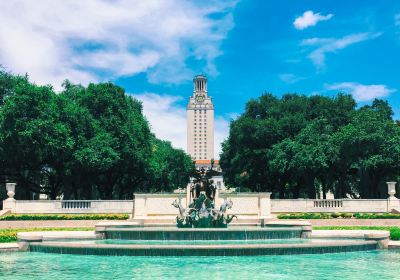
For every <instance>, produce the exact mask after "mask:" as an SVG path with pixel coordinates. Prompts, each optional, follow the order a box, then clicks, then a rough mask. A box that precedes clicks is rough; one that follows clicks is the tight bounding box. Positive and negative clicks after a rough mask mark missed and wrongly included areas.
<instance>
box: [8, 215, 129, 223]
mask: <svg viewBox="0 0 400 280" xmlns="http://www.w3.org/2000/svg"><path fill="white" fill-rule="evenodd" d="M128 218H129V215H128V214H10V215H5V216H2V217H0V221H1V220H3V221H37V220H126V219H128Z"/></svg>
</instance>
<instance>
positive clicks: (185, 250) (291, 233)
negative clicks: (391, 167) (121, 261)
mask: <svg viewBox="0 0 400 280" xmlns="http://www.w3.org/2000/svg"><path fill="white" fill-rule="evenodd" d="M311 236H313V238H311ZM18 240H19V244H20V248H22V249H23V250H26V251H32V252H45V253H58V254H82V255H108V256H109V255H112V256H256V255H288V254H323V253H338V252H352V251H368V250H376V249H382V248H387V245H388V240H389V232H386V231H342V232H340V234H338V232H337V231H336V232H335V231H331V232H330V233H327V232H325V233H324V232H322V234H321V233H320V234H319V235H318V233H316V232H312V231H311V225H310V224H309V223H308V222H291V221H285V222H277V223H269V224H266V225H265V226H264V227H232V228H183V229H182V228H180V229H178V228H172V227H158V228H157V227H137V226H136V225H131V224H128V223H119V224H118V223H115V222H112V223H101V224H99V225H98V226H97V227H96V232H91V233H75V234H72V235H70V236H69V235H68V233H62V234H60V235H58V236H57V234H56V235H54V233H34V232H30V233H20V234H18Z"/></svg>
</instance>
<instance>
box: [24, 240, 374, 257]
mask: <svg viewBox="0 0 400 280" xmlns="http://www.w3.org/2000/svg"><path fill="white" fill-rule="evenodd" d="M377 248H378V243H377V242H376V241H372V240H351V241H337V242H330V243H327V242H324V241H321V242H315V243H310V244H302V243H299V244H224V245H115V244H112V245H111V244H78V243H75V244H74V243H70V242H33V243H31V244H30V251H31V252H42V253H56V254H77V255H102V256H175V257H176V256H259V255H293V254H326V253H343V252H354V251H370V250H376V249H377Z"/></svg>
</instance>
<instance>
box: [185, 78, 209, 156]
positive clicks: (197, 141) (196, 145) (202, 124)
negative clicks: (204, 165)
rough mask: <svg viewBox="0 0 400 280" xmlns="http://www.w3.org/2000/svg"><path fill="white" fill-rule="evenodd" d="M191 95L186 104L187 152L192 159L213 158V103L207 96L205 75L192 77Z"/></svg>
mask: <svg viewBox="0 0 400 280" xmlns="http://www.w3.org/2000/svg"><path fill="white" fill-rule="evenodd" d="M193 86H194V89H193V95H192V96H191V97H190V98H189V104H188V106H187V109H186V111H187V152H188V154H189V155H190V156H191V157H192V158H193V159H194V160H196V161H197V160H211V159H213V158H214V105H213V103H212V99H211V97H210V96H208V91H207V77H206V76H204V75H197V76H195V77H194V79H193Z"/></svg>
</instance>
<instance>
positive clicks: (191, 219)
mask: <svg viewBox="0 0 400 280" xmlns="http://www.w3.org/2000/svg"><path fill="white" fill-rule="evenodd" d="M215 173H218V171H215V170H213V169H212V165H211V168H210V169H208V170H205V169H204V168H201V169H200V170H197V171H196V172H195V174H194V175H193V182H192V185H191V188H190V197H191V199H192V200H193V202H192V203H190V204H189V207H188V208H187V209H185V208H183V206H182V205H181V203H180V202H179V201H178V200H175V201H174V202H173V203H172V205H173V206H175V207H176V208H178V210H179V215H178V216H177V217H176V222H177V226H178V228H192V227H194V228H226V227H227V226H228V224H229V223H230V222H231V221H232V220H233V218H235V217H236V216H235V215H230V214H227V213H226V211H227V210H228V209H230V208H232V205H233V202H232V200H225V201H224V202H223V203H222V205H221V206H220V208H219V209H217V208H216V207H215V194H216V187H215V186H214V184H213V180H211V178H212V176H214V175H215Z"/></svg>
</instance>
